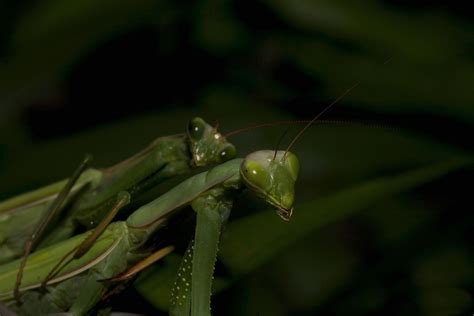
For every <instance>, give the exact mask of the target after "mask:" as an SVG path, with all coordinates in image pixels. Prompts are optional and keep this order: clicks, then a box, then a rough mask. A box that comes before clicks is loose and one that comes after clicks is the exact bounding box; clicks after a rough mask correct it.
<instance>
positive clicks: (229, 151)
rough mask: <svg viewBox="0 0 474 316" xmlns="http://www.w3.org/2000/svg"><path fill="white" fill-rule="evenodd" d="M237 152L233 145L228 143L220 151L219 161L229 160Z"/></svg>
mask: <svg viewBox="0 0 474 316" xmlns="http://www.w3.org/2000/svg"><path fill="white" fill-rule="evenodd" d="M236 155H237V152H236V150H235V147H234V146H233V145H227V146H226V147H224V148H223V149H222V150H221V151H220V152H219V161H220V162H225V161H227V160H230V159H233V158H235V156H236Z"/></svg>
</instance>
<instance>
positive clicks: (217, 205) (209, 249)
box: [170, 188, 232, 316]
mask: <svg viewBox="0 0 474 316" xmlns="http://www.w3.org/2000/svg"><path fill="white" fill-rule="evenodd" d="M192 207H193V209H194V210H195V211H196V213H197V224H196V232H195V238H194V244H193V243H191V245H190V248H188V250H187V251H186V253H185V256H184V257H183V261H182V263H181V266H180V268H179V272H178V278H177V280H176V283H175V286H174V288H173V292H172V298H171V308H170V315H176V316H181V315H192V316H195V315H199V316H203V315H211V290H212V280H213V274H214V264H215V262H216V258H217V251H218V244H219V237H220V233H221V229H222V226H223V225H224V223H225V222H226V220H227V218H228V217H229V214H230V210H231V207H232V200H231V199H230V198H229V197H228V196H227V195H226V192H225V191H224V190H223V189H218V188H216V189H213V190H211V191H210V192H209V193H208V194H206V195H204V196H201V197H199V198H197V199H196V200H195V201H193V203H192Z"/></svg>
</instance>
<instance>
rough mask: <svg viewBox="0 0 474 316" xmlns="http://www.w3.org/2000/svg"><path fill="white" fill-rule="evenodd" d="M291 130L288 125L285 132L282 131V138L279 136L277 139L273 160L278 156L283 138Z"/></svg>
mask: <svg viewBox="0 0 474 316" xmlns="http://www.w3.org/2000/svg"><path fill="white" fill-rule="evenodd" d="M289 130H290V128H289V127H287V128H286V130H285V131H284V132H283V133H281V136H280V138H278V141H277V143H276V145H275V154H274V155H273V159H272V160H275V158H276V156H277V152H278V147H279V146H280V144H281V141H282V140H283V138H285V136H286V134H288V131H289Z"/></svg>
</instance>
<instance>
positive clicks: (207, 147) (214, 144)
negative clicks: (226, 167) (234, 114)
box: [187, 117, 236, 166]
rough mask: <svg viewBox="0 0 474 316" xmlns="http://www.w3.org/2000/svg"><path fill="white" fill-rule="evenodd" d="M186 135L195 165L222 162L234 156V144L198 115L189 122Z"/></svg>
mask: <svg viewBox="0 0 474 316" xmlns="http://www.w3.org/2000/svg"><path fill="white" fill-rule="evenodd" d="M187 136H188V139H189V146H190V149H191V154H192V156H193V159H192V164H193V165H195V166H205V165H208V164H213V163H223V162H225V161H227V160H230V159H233V158H235V156H236V150H235V147H234V145H232V144H231V143H229V142H227V140H226V139H225V137H223V136H222V135H221V134H220V133H218V132H217V129H216V128H215V127H212V126H211V125H209V124H207V123H206V122H205V121H204V120H203V119H202V118H200V117H196V118H194V119H192V120H191V121H190V122H189V124H188V129H187Z"/></svg>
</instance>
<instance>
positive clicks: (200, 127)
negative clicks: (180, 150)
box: [188, 117, 206, 141]
mask: <svg viewBox="0 0 474 316" xmlns="http://www.w3.org/2000/svg"><path fill="white" fill-rule="evenodd" d="M205 128H206V122H204V120H203V119H202V118H200V117H195V118H193V119H192V120H191V121H190V122H189V124H188V135H189V137H190V138H191V139H192V140H194V141H197V140H200V139H201V137H202V135H203V134H204V129H205Z"/></svg>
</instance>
